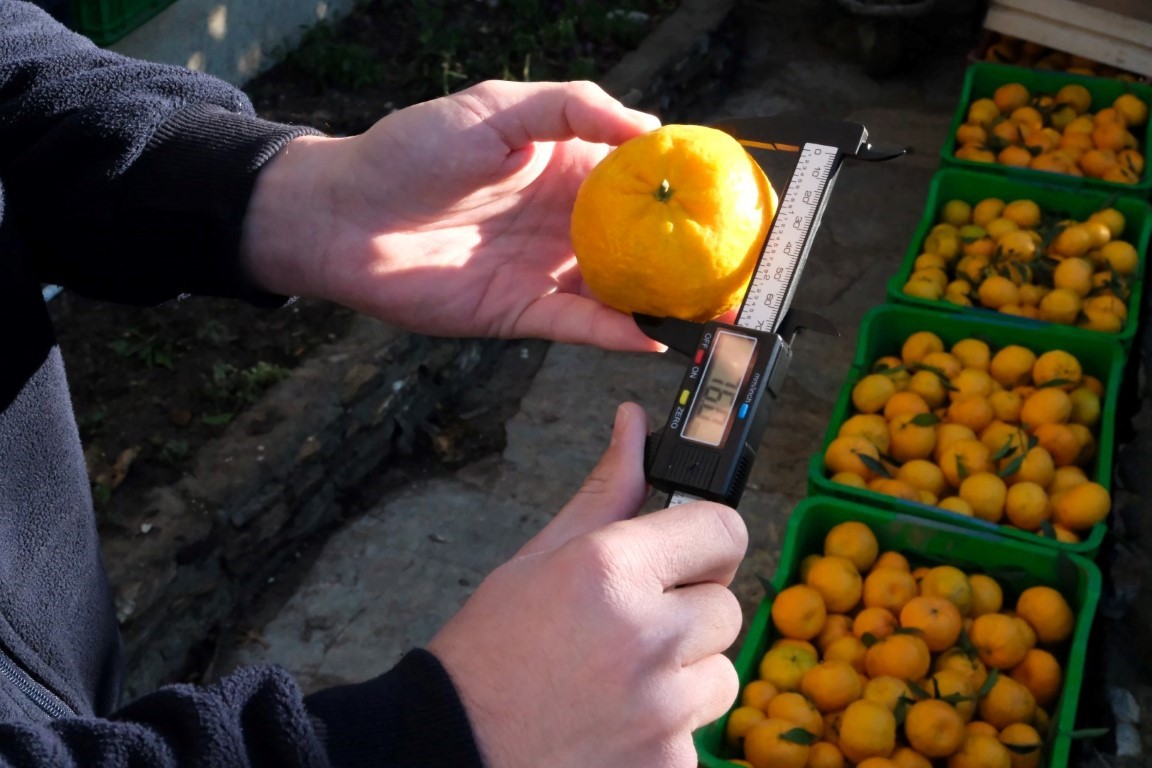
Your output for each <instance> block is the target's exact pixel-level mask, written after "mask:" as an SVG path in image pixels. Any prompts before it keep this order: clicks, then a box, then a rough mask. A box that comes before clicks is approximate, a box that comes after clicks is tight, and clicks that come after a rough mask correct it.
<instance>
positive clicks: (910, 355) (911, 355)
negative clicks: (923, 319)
mask: <svg viewBox="0 0 1152 768" xmlns="http://www.w3.org/2000/svg"><path fill="white" fill-rule="evenodd" d="M943 351H944V342H943V341H941V339H940V337H939V336H937V335H936V334H934V333H932V332H931V331H917V332H916V333H913V334H912V335H911V336H909V337H908V338H907V339H905V340H904V344H903V345H902V346H901V348H900V359H901V360H903V361H904V364H905V365H915V364H916V363H918V362H920V361H921V360H923V359H924V357H925V356H926V355H929V354H931V353H932V352H943Z"/></svg>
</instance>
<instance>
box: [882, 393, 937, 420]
mask: <svg viewBox="0 0 1152 768" xmlns="http://www.w3.org/2000/svg"><path fill="white" fill-rule="evenodd" d="M929 410H930V409H929V408H928V403H926V402H924V398H922V397H921V396H920V395H918V394H916V393H915V392H909V391H908V390H904V391H903V392H897V393H895V394H894V395H892V397H890V398H888V402H887V403H885V404H884V418H885V419H889V420H891V419H894V418H896V417H897V416H903V415H904V414H912V415H913V416H915V415H916V414H918V413H928V411H929Z"/></svg>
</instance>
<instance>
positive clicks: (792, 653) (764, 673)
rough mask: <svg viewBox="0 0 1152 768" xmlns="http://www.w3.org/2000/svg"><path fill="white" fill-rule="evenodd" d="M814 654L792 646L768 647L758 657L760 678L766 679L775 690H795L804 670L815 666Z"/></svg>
mask: <svg viewBox="0 0 1152 768" xmlns="http://www.w3.org/2000/svg"><path fill="white" fill-rule="evenodd" d="M816 662H817V659H816V654H814V653H809V652H808V651H806V650H803V649H801V648H796V647H793V646H785V645H781V646H777V647H775V648H770V649H769V650H768V652H767V653H765V654H764V657H763V658H761V659H760V679H762V680H767V681H768V682H769V683H771V684H772V686H773V687H774V688H776V690H777V691H780V692H787V691H795V690H799V688H800V678H801V677H803V676H804V672H805V670H807V669H808V668H810V667H814V666H816Z"/></svg>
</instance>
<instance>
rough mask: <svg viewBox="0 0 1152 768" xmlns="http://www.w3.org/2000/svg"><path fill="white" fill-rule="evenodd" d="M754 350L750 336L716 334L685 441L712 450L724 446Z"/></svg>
mask: <svg viewBox="0 0 1152 768" xmlns="http://www.w3.org/2000/svg"><path fill="white" fill-rule="evenodd" d="M755 349H756V339H755V338H753V337H751V336H745V335H743V334H738V333H733V332H732V331H726V330H720V331H718V332H717V334H716V341H715V343H714V344H713V347H712V356H711V357H710V358H709V359H708V367H707V369H706V370H705V371H704V380H703V381H702V382H701V383H700V388H699V389H697V390H696V399H695V400H694V401H693V403H692V412H691V413H690V414H688V421H687V422H686V423H685V424H684V432H683V435H684V437H685V439H688V440H694V441H696V442H698V443H705V444H706V445H711V446H719V445H720V443H722V442H723V440H724V436H725V435H726V434H727V433H728V424H729V422H730V421H731V420H732V413H733V411H734V409H735V406H736V398H737V395H739V393H740V384H741V382H743V381H744V374H745V373H746V372H747V371H748V365H749V364H750V363H751V362H752V354H753V352H754V351H755Z"/></svg>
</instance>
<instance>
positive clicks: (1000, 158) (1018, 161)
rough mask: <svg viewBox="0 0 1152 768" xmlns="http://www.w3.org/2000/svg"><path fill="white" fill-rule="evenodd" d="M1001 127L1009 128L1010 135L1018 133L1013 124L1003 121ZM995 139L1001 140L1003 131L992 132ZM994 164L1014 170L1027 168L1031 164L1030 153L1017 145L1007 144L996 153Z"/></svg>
mask: <svg viewBox="0 0 1152 768" xmlns="http://www.w3.org/2000/svg"><path fill="white" fill-rule="evenodd" d="M1000 125H1001V126H1011V132H1012V133H1017V134H1018V133H1019V131H1018V129H1017V126H1016V124H1015V123H1013V122H1010V121H1005V122H1003V123H1000ZM994 133H995V134H996V135H997V137H1001V138H1002V136H1001V135H1002V134H1003V133H1004V131H994ZM996 162H998V163H1000V164H1001V165H1009V166H1012V167H1014V168H1027V167H1028V166H1030V165H1031V164H1032V153H1031V152H1029V151H1028V150H1027V149H1026V148H1024V147H1022V146H1020V145H1019V144H1009V145H1008V146H1006V147H1004V148H1003V149H1001V150H1000V151H999V152H997V153H996Z"/></svg>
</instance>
